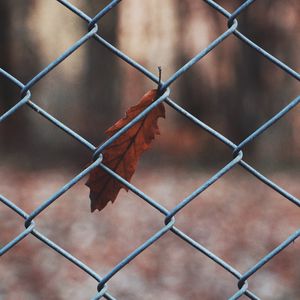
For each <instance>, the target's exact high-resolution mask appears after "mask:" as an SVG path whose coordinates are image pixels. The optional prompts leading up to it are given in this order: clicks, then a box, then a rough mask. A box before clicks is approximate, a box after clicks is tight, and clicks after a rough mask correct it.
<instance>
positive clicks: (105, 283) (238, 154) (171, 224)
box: [0, 0, 300, 300]
mask: <svg viewBox="0 0 300 300" xmlns="http://www.w3.org/2000/svg"><path fill="white" fill-rule="evenodd" d="M57 2H58V3H60V4H61V5H63V6H64V7H65V8H66V9H68V10H69V11H70V12H72V13H74V14H76V15H77V16H78V17H80V18H81V19H83V20H84V21H85V22H86V23H87V33H86V34H84V35H83V36H82V37H81V38H80V39H79V40H78V41H77V42H76V43H74V44H73V45H72V46H71V47H70V48H69V49H68V50H66V51H65V52H64V53H62V54H61V55H60V56H59V57H58V58H57V59H55V60H54V61H52V62H51V63H50V64H49V65H48V66H46V67H45V68H44V69H43V70H42V71H40V72H39V73H38V74H36V75H35V76H34V77H33V78H31V79H30V80H29V81H28V82H27V83H22V82H20V81H19V80H18V79H17V78H16V77H15V76H14V75H12V74H10V73H8V72H7V71H5V70H3V69H2V68H0V75H2V76H4V77H6V78H7V79H8V80H10V81H11V82H12V83H13V84H15V85H16V86H17V87H18V88H19V89H20V100H19V101H17V102H16V104H15V105H14V106H13V107H11V108H10V109H9V110H8V111H6V112H5V113H3V114H2V115H1V116H0V122H3V121H5V120H6V119H7V118H9V117H10V116H12V115H13V114H14V113H15V112H16V111H17V110H19V108H20V107H22V106H24V105H27V106H28V107H29V108H31V109H32V110H34V111H35V112H36V113H38V114H40V115H41V116H42V117H44V118H45V119H46V120H48V121H49V122H51V123H52V124H54V125H55V126H57V127H58V128H59V129H61V130H62V131H64V132H65V133H66V134H68V135H69V136H71V137H72V138H74V139H75V140H77V141H78V142H79V143H81V144H82V145H84V146H85V147H87V148H88V149H89V150H90V151H91V152H92V154H93V157H94V162H93V163H91V164H90V165H89V166H88V167H86V168H85V169H84V170H83V171H82V172H80V173H79V174H78V175H77V176H75V177H74V178H72V179H71V180H70V181H69V182H68V183H67V184H66V185H64V186H63V187H62V188H60V189H59V190H58V191H57V192H56V193H54V194H53V195H52V196H51V197H50V198H49V199H47V200H46V201H44V202H43V203H42V204H41V205H39V206H37V207H36V208H35V209H34V210H33V211H32V212H30V213H26V212H24V211H23V210H22V209H21V208H19V207H18V206H17V205H15V204H14V203H13V202H12V201H11V200H9V199H7V198H6V197H5V196H3V195H0V201H1V203H2V204H3V205H5V206H7V207H8V208H10V209H11V210H12V211H14V212H15V213H16V214H18V215H20V216H21V217H22V218H23V219H24V225H25V229H24V230H23V231H22V232H20V233H19V235H17V236H16V237H15V238H13V239H12V240H11V241H10V242H8V243H7V244H6V245H4V246H3V247H2V248H1V249H0V255H3V254H4V253H6V252H8V251H9V250H10V249H12V248H13V247H14V246H15V245H16V244H17V243H19V242H21V241H22V240H23V239H25V238H26V237H27V236H28V235H32V236H34V237H36V238H37V239H39V240H40V241H42V242H43V243H44V244H45V245H47V246H48V247H50V248H51V249H53V250H54V251H56V252H57V253H59V254H60V255H62V256H63V257H65V258H66V259H68V260H69V261H70V262H72V263H73V264H74V265H76V266H77V267H78V268H80V269H81V270H83V271H84V272H86V273H87V274H88V275H89V276H91V277H92V278H94V279H95V280H96V282H97V284H96V286H95V288H97V292H95V296H94V297H93V299H101V298H102V297H104V298H105V299H116V298H114V297H113V296H112V295H111V294H110V293H109V292H108V290H109V281H110V279H111V278H112V277H113V276H114V275H115V274H116V273H117V272H119V271H120V270H121V269H123V268H125V267H126V265H127V264H128V263H129V262H130V261H132V260H134V259H135V257H136V256H138V255H139V254H140V253H142V252H143V251H144V250H146V249H147V248H148V247H150V246H151V245H152V244H153V243H155V242H156V241H157V240H158V239H160V238H163V237H164V235H165V234H166V233H167V232H172V233H173V234H174V235H176V236H177V237H178V238H180V239H181V240H183V241H184V242H186V243H187V244H188V245H190V246H191V247H193V249H195V251H198V252H199V253H201V254H203V255H205V256H206V257H208V258H209V259H210V260H211V261H212V262H214V263H216V264H218V265H219V266H220V267H222V268H223V269H224V270H226V271H227V272H228V273H230V274H231V275H232V276H233V277H234V278H236V279H235V280H236V282H237V291H236V293H235V294H234V295H232V296H231V297H230V298H229V299H230V300H233V299H239V298H240V297H241V296H243V295H245V296H247V297H248V298H249V299H260V298H259V296H257V295H255V294H254V293H253V292H251V291H250V290H249V285H248V282H247V279H249V278H250V277H251V276H252V275H253V274H254V273H256V272H258V271H259V270H260V269H261V268H262V267H263V266H264V265H265V264H266V263H268V262H269V261H270V260H271V259H273V258H274V257H275V256H276V255H277V254H278V253H280V252H281V251H283V250H284V249H285V248H286V247H287V246H288V245H289V244H291V243H292V242H293V241H295V240H296V239H297V238H298V237H299V235H300V229H299V230H297V231H295V232H294V233H293V234H291V235H290V236H289V237H287V238H286V239H285V240H284V241H283V242H282V243H281V244H280V245H278V246H277V247H276V248H275V249H274V250H273V251H271V252H269V253H267V254H266V255H265V256H264V257H263V258H262V259H260V260H259V261H258V262H257V263H256V264H255V265H254V266H252V267H251V268H250V269H249V270H248V271H246V272H245V273H243V274H241V273H240V272H239V271H237V270H236V269H235V268H233V267H232V266H231V265H230V264H228V263H227V262H225V261H224V260H223V259H221V258H220V257H218V256H217V255H215V254H214V253H212V252H211V251H210V250H209V249H207V248H206V247H204V246H202V245H201V244H200V243H198V242H197V241H195V240H194V239H192V238H191V237H190V236H188V235H187V234H185V233H184V232H183V231H182V230H180V229H179V228H177V227H176V226H175V223H176V215H177V214H178V213H180V212H181V210H182V209H184V207H185V206H186V205H189V203H191V202H192V201H195V198H196V197H197V196H198V195H199V194H201V193H202V192H203V191H204V190H206V189H208V188H209V187H210V186H211V185H213V184H214V183H215V182H216V181H218V180H219V179H220V178H221V177H222V176H223V175H224V174H226V173H227V172H230V170H232V169H233V168H234V167H235V166H236V165H240V166H242V167H243V168H244V170H245V171H247V172H249V173H250V174H252V175H253V176H255V177H256V178H257V179H259V180H260V181H261V182H263V183H264V184H265V185H267V186H268V187H269V188H271V189H273V190H274V191H276V192H277V193H279V194H280V195H282V196H283V197H284V198H285V199H286V200H288V201H290V202H292V203H293V204H295V205H296V206H297V207H299V206H300V201H299V199H298V198H297V197H295V196H293V195H292V194H290V193H289V192H287V191H285V190H284V189H283V188H282V187H280V186H279V185H277V184H276V183H274V182H273V181H271V180H270V179H269V178H268V177H266V176H264V175H263V174H261V173H260V172H259V171H258V170H257V169H256V168H254V167H252V166H251V165H249V163H247V162H245V161H244V160H243V149H244V148H245V146H246V145H248V144H249V143H250V142H252V141H253V140H255V139H256V138H257V137H258V136H259V135H261V134H263V133H264V131H266V130H268V128H269V127H271V126H273V125H274V124H275V123H276V122H277V121H278V120H279V119H280V118H282V117H283V116H284V115H286V114H287V113H288V112H289V111H290V110H292V109H294V108H295V107H296V105H298V104H299V101H300V96H298V97H296V98H295V99H292V100H291V101H290V102H289V103H288V104H287V105H286V106H285V107H284V108H282V109H281V110H280V111H279V112H278V113H276V114H275V115H274V116H273V117H272V118H270V119H269V120H267V121H266V122H264V123H263V124H262V125H261V126H260V127H259V128H257V129H256V130H255V131H254V132H253V133H251V134H250V135H249V136H248V137H246V138H245V139H244V140H243V141H242V142H240V143H239V144H238V145H236V144H235V143H233V142H232V141H230V140H229V139H228V138H226V137H225V136H223V135H222V134H220V133H219V132H217V131H216V130H215V129H213V128H211V127H210V126H208V125H207V124H205V123H204V122H203V121H201V120H200V119H198V118H197V117H195V116H194V115H193V114H192V113H190V112H188V111H186V110H185V109H184V108H182V107H181V106H180V105H178V104H177V103H176V102H174V101H173V100H172V99H171V97H170V94H171V90H170V86H171V84H172V83H174V82H175V81H176V80H177V79H178V78H179V77H180V76H181V75H182V74H183V73H184V72H187V71H188V70H189V69H190V67H192V66H193V65H194V64H196V63H197V62H199V61H201V59H202V58H203V57H205V56H206V55H207V54H208V53H209V52H210V51H213V49H214V48H215V47H217V46H218V45H219V44H221V43H222V42H223V41H224V40H225V39H226V38H227V37H229V36H235V37H237V38H238V39H240V40H241V41H242V42H243V43H245V44H246V45H248V46H249V47H251V48H252V49H253V50H255V51H257V53H258V54H259V55H262V56H263V57H264V58H265V59H267V60H269V61H270V62H271V63H273V64H274V65H276V66H277V67H278V68H280V69H281V70H282V71H283V72H285V73H287V74H288V75H289V76H291V77H292V78H293V79H295V80H298V81H299V80H300V74H299V73H298V72H296V71H295V70H293V69H292V68H291V67H289V66H287V65H286V64H285V63H283V62H282V61H281V60H279V59H278V58H276V57H274V56H273V55H272V54H270V53H269V52H267V51H266V50H264V49H263V48H261V47H260V46H259V45H257V44H255V43H254V42H253V41H251V40H250V39H249V38H248V37H246V36H245V35H244V34H242V33H241V32H239V31H238V29H237V28H238V20H237V18H238V17H239V15H240V14H241V13H243V11H244V10H246V9H249V7H250V6H252V4H253V3H254V2H255V0H248V1H245V2H244V3H242V5H240V6H239V7H238V8H237V9H236V10H235V11H234V12H233V13H229V12H228V11H227V10H225V9H224V8H223V7H222V6H221V5H219V4H218V3H216V2H215V1H212V0H204V2H205V3H207V4H208V5H209V6H210V7H211V8H212V9H214V10H216V11H217V12H219V13H220V14H222V15H223V16H224V17H226V18H227V19H228V22H227V24H228V29H227V30H225V31H224V33H222V34H221V35H220V36H219V37H217V38H216V39H215V40H214V41H213V42H212V43H210V44H209V45H207V47H206V48H204V49H203V50H201V51H199V53H197V54H196V55H195V56H194V57H193V58H192V59H190V60H189V61H188V62H187V63H186V64H185V65H183V66H182V67H180V68H179V69H178V70H177V71H176V72H174V74H172V75H171V76H170V77H169V78H168V79H167V80H166V81H165V82H162V84H161V85H160V88H161V91H162V95H161V96H160V97H159V98H158V99H157V100H156V101H154V102H153V103H152V104H151V105H150V106H149V107H147V108H146V109H145V110H144V111H143V112H141V113H140V114H139V115H138V116H136V117H135V118H134V119H133V120H132V121H131V122H130V123H129V124H128V125H126V126H125V127H124V128H122V129H121V130H119V131H118V132H117V133H116V134H114V135H113V136H112V137H111V138H109V139H108V140H107V141H105V142H104V143H103V144H102V145H100V146H99V147H96V146H94V145H93V144H92V143H91V142H89V141H87V140H86V139H84V138H83V137H82V136H81V135H79V134H78V133H76V132H75V131H73V130H72V129H70V128H69V127H68V126H66V125H65V124H63V123H62V122H61V121H59V120H57V119H56V118H55V117H53V116H52V115H51V114H49V113H48V112H47V111H45V110H43V109H42V108H41V107H39V106H38V105H37V104H35V103H34V102H33V100H32V94H31V92H30V89H31V88H32V87H33V86H34V85H36V84H37V83H38V82H39V81H40V80H41V79H42V78H43V77H44V76H47V74H48V73H49V72H51V71H52V70H53V69H54V68H56V67H57V66H58V65H59V64H60V63H61V62H62V61H63V60H65V59H66V58H67V57H69V56H70V55H72V53H74V52H75V51H76V50H77V49H79V48H80V47H81V46H82V45H84V44H85V43H86V42H87V41H88V40H89V39H91V38H93V39H94V40H96V41H97V42H98V43H99V44H100V45H101V46H104V47H105V48H107V49H108V50H109V51H111V53H112V54H113V55H116V56H118V57H119V58H120V59H122V60H123V61H125V62H126V63H128V64H129V65H131V66H132V67H133V68H135V69H136V70H138V71H139V72H141V73H142V74H143V75H144V76H146V77H147V78H149V79H150V80H152V81H153V82H156V83H158V82H159V79H158V77H157V76H156V75H154V74H152V73H151V72H150V71H149V70H147V69H146V68H145V67H143V66H142V65H140V64H139V63H138V62H136V61H135V60H134V59H132V58H130V57H129V56H127V55H126V54H125V53H123V52H122V51H120V50H119V49H118V48H116V47H115V46H114V45H112V44H111V43H109V42H108V41H107V40H105V38H103V37H101V36H100V35H99V34H98V25H97V23H98V22H99V21H100V20H101V18H102V17H103V16H104V15H106V14H108V13H109V12H110V11H111V10H112V9H113V8H115V7H116V6H117V5H118V4H119V3H120V0H114V1H111V2H110V3H109V4H108V5H107V6H106V7H105V8H104V9H102V10H101V11H99V12H98V13H97V14H96V16H95V17H93V18H92V17H89V16H88V15H86V14H85V13H84V12H83V11H81V10H80V9H78V8H77V7H76V6H74V5H73V4H71V3H70V2H69V1H66V0H57ZM161 102H164V103H166V104H167V105H169V106H170V107H171V108H172V109H174V110H175V111H177V112H178V113H179V114H181V115H183V116H184V117H185V118H187V119H188V120H190V121H191V122H193V123H194V124H196V125H197V126H198V127H199V128H202V129H203V130H205V131H206V132H208V133H209V134H210V135H211V136H213V137H214V138H216V139H217V140H219V141H220V142H222V143H223V144H225V145H226V146H228V147H229V149H230V150H231V151H232V155H233V158H232V160H230V161H229V162H228V163H227V164H226V165H225V166H224V167H223V168H221V169H220V170H218V171H217V172H216V173H215V174H214V175H213V176H212V177H211V178H209V179H208V180H207V181H206V182H205V183H204V184H203V185H201V186H200V187H198V188H197V189H196V190H195V191H193V192H192V193H190V194H189V195H188V196H187V197H186V198H185V199H183V200H182V201H181V202H180V203H179V204H177V205H176V206H175V207H173V208H172V209H171V210H167V209H166V208H165V207H163V206H162V205H161V204H159V203H158V202H157V201H156V200H155V199H152V198H151V197H149V196H148V195H146V194H145V193H144V192H143V191H141V190H140V189H138V188H137V187H135V186H134V185H132V184H131V183H129V182H127V181H126V180H125V179H124V178H122V177H121V176H120V175H118V174H116V173H115V172H114V171H113V170H111V169H110V168H108V167H107V166H105V164H103V163H102V154H101V152H102V151H103V150H104V149H105V148H106V147H107V146H108V145H109V144H111V143H112V142H114V141H115V140H116V139H117V138H118V137H119V136H121V135H122V134H124V132H125V131H126V130H128V129H129V128H130V127H132V126H133V125H134V124H135V123H136V122H138V121H139V120H141V119H142V118H143V117H145V116H146V115H147V113H149V111H151V110H152V109H153V108H154V107H156V106H157V105H158V104H159V103H161ZM96 167H100V168H102V169H103V170H104V171H105V172H107V173H108V174H110V175H111V176H113V177H114V178H116V179H117V180H118V181H120V182H121V183H122V184H123V185H125V186H126V187H127V188H128V189H129V190H130V191H132V192H133V193H135V194H136V195H137V196H138V197H139V198H140V199H141V200H143V201H145V202H147V203H148V204H149V205H150V206H152V207H153V208H154V209H156V210H158V211H159V212H160V213H161V214H162V215H163V217H162V220H163V221H164V226H162V227H161V229H160V230H158V231H157V232H156V233H155V234H153V236H152V237H151V238H149V239H147V240H146V241H145V242H144V243H143V244H142V245H140V246H139V247H137V248H136V249H135V250H134V251H132V252H131V253H130V254H129V255H128V256H127V257H125V258H124V259H123V260H121V261H120V262H119V263H118V264H117V265H116V266H114V267H113V268H112V269H111V270H110V271H109V272H108V273H106V274H101V275H99V274H98V273H97V272H95V271H94V270H92V269H91V268H90V267H89V266H87V265H86V264H84V263H83V262H81V261H80V260H79V259H78V258H76V257H74V256H73V255H72V254H71V253H69V252H68V251H66V250H64V249H62V248H61V247H60V246H58V245H57V244H56V243H54V242H53V241H52V240H50V239H48V238H47V237H46V236H45V235H43V234H42V233H40V231H39V230H38V229H37V226H36V224H35V222H34V219H35V218H36V217H37V216H38V215H39V214H40V213H41V212H43V211H44V210H46V209H47V208H48V207H49V206H50V205H51V204H52V203H53V202H55V201H57V200H58V199H59V198H60V197H61V196H62V195H63V194H64V193H65V192H66V191H68V190H69V189H70V188H71V187H72V186H73V185H75V184H77V183H78V181H79V180H80V179H81V178H82V177H84V176H85V175H87V174H88V173H90V172H91V170H93V169H94V168H96Z"/></svg>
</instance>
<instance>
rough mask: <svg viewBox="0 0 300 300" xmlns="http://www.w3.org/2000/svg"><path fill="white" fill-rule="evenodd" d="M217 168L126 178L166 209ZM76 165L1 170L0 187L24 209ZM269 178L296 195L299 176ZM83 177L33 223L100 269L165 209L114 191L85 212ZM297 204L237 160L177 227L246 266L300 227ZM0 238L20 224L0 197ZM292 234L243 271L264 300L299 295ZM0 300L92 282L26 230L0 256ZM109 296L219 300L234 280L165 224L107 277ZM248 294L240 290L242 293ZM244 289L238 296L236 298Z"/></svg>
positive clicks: (159, 221)
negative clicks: (151, 240) (282, 246)
mask: <svg viewBox="0 0 300 300" xmlns="http://www.w3.org/2000/svg"><path fill="white" fill-rule="evenodd" d="M214 172H215V171H210V170H205V171H203V170H202V171H201V170H197V169H194V170H184V169H181V168H179V169H174V168H168V167H167V168H164V167H161V169H157V168H156V169H155V170H154V169H148V168H146V167H143V168H140V169H139V170H138V172H137V174H136V175H135V176H134V178H133V180H132V183H133V184H134V185H135V186H136V187H138V188H139V189H141V190H142V191H143V192H144V193H146V194H147V195H148V196H150V197H151V198H152V199H155V200H156V201H157V202H158V203H160V204H161V205H163V206H164V207H166V208H167V209H171V208H173V207H174V206H175V205H176V204H178V203H179V202H180V201H182V200H183V199H184V198H185V197H187V196H188V195H189V194H190V193H191V192H192V191H194V190H195V189H196V188H197V187H199V186H200V185H201V184H203V183H204V182H205V181H206V180H207V179H209V178H210V177H211V176H212V175H213V174H214ZM75 175H76V172H73V171H72V172H71V171H66V170H62V169H52V170H44V171H43V170H39V171H31V172H28V171H25V170H20V169H17V168H6V167H4V168H2V169H1V171H0V187H1V194H2V195H3V196H5V197H6V198H8V199H9V200H11V201H12V202H14V203H15V204H16V205H18V206H19V207H20V208H22V209H24V210H25V211H26V212H27V213H30V212H31V211H32V210H34V209H35V208H36V207H37V206H38V205H40V204H41V203H43V202H44V201H45V200H46V199H48V198H49V197H50V196H51V195H52V194H53V193H55V192H56V191H57V190H58V189H59V188H60V187H62V186H63V185H64V184H65V183H67V182H68V181H69V180H70V179H71V178H72V177H74V176H75ZM268 177H269V178H270V179H271V180H273V181H274V182H276V183H278V184H279V185H280V186H281V187H283V188H284V189H286V190H287V191H288V192H289V193H291V194H292V195H294V196H296V197H299V195H300V185H299V174H296V173H294V172H292V171H291V172H289V171H285V172H272V173H270V174H268ZM85 180H86V179H83V180H81V181H80V182H79V183H78V184H76V185H75V186H74V187H72V188H71V189H70V190H69V191H67V192H66V193H65V194H64V195H63V196H61V197H60V198H59V199H57V200H56V201H55V202H54V203H53V204H51V205H50V206H49V207H48V208H47V209H46V210H45V211H43V212H42V213H41V214H40V215H39V216H38V217H37V218H36V219H35V222H36V229H37V230H39V231H40V232H41V233H43V234H44V235H45V236H47V237H48V238H49V239H51V240H52V241H54V242H55V243H57V244H58V245H59V246H61V247H62V248H63V249H65V250H67V251H69V252H70V253H71V254H72V255H74V256H75V257H77V258H78V259H80V260H81V261H82V262H84V263H86V264H87V265H88V266H89V267H90V268H92V269H93V270H94V271H96V272H97V273H98V274H99V275H101V276H102V275H105V274H106V273H107V272H109V271H110V270H111V269H112V268H113V267H114V266H115V265H116V264H117V263H119V262H120V261H121V260H122V259H123V258H124V257H126V256H127V255H128V254H130V253H131V252H132V251H133V250H134V249H136V248H137V247H138V246H139V245H141V244H142V243H143V242H145V241H146V240H147V239H148V238H149V237H150V236H151V235H153V234H154V233H155V232H157V231H158V230H159V229H160V228H162V227H163V226H164V216H163V215H162V214H161V213H160V212H158V211H157V210H156V209H154V208H153V207H151V206H150V205H149V204H147V203H146V202H145V201H144V200H142V199H141V198H139V197H138V196H136V195H135V194H133V193H132V192H128V193H127V192H125V191H124V190H122V191H121V192H120V194H119V196H118V198H117V200H116V202H115V203H114V204H111V203H109V204H108V205H107V207H106V208H105V209H104V210H103V211H101V212H98V211H96V212H94V213H93V214H91V213H90V207H89V199H88V188H87V187H86V186H85V185H84V182H85ZM297 208H298V207H297V206H296V205H295V204H293V203H291V202H290V201H288V200H287V199H285V198H284V197H283V196H281V195H280V194H278V193H276V192H275V191H273V190H272V189H270V188H269V187H267V186H266V185H264V184H263V183H261V182H260V181H258V180H257V179H256V178H255V177H253V176H252V175H250V174H248V173H246V172H244V171H243V170H242V169H241V168H239V167H237V168H235V169H233V170H232V171H231V172H230V173H228V174H225V175H224V176H223V177H222V178H221V179H220V180H218V181H217V182H216V183H215V184H214V185H212V186H211V187H209V188H208V189H207V190H206V191H204V192H203V193H202V194H201V195H199V196H198V197H197V198H195V199H194V200H193V201H192V202H191V203H190V204H189V205H187V206H186V207H185V208H183V209H182V210H181V211H180V212H179V213H178V214H177V215H176V226H177V227H178V228H179V229H181V230H182V231H183V232H185V233H186V234H188V235H189V236H190V237H192V238H193V239H194V240H196V241H197V242H198V243H200V244H201V245H202V246H204V247H206V248H207V249H209V250H210V251H211V252H213V253H214V254H216V255H218V256H219V257H220V258H222V259H224V260H225V261H226V262H227V263H229V264H230V265H231V266H232V267H234V268H236V269H237V270H238V271H239V272H240V273H244V272H245V271H247V270H248V269H249V268H251V267H252V266H253V265H254V264H256V263H257V262H258V260H260V259H261V258H262V257H264V256H265V255H266V254H267V253H268V252H270V251H271V250H272V249H274V248H275V247H276V246H278V245H279V244H280V243H281V242H283V241H284V240H285V239H286V238H287V237H288V236H289V235H291V234H292V233H293V232H295V231H296V230H298V229H299V227H300V226H299V220H300V211H299V208H298V209H297ZM0 228H1V231H0V232H1V235H0V244H1V245H4V244H6V243H7V242H9V241H10V240H11V239H13V238H14V237H15V236H16V235H17V234H18V233H20V232H21V231H22V230H23V228H24V227H23V221H22V219H21V218H20V217H19V216H18V215H16V214H15V213H14V212H12V211H11V210H10V209H9V208H7V207H6V206H4V205H0ZM299 250H300V242H299V241H298V240H296V241H295V242H294V243H292V244H291V245H290V246H289V247H288V248H286V249H285V250H284V251H283V252H282V253H280V254H279V255H278V256H276V257H275V258H274V259H272V260H271V261H270V262H269V263H267V264H266V265H265V266H264V267H263V268H261V269H260V270H259V271H258V272H257V273H256V274H254V275H253V276H252V277H251V278H250V279H249V287H250V289H251V291H253V292H255V293H256V294H257V296H259V297H260V298H261V299H264V300H269V299H270V300H271V299H272V300H279V299H300V287H299V278H300V265H299V263H298V262H299V258H300V257H299V253H300V251H299ZM0 274H1V284H0V299H1V300H15V299H22V300H35V299H39V300H40V299H45V300H64V299H74V300H76V299H90V298H92V297H93V295H95V293H96V287H97V283H96V282H95V280H94V279H93V278H91V277H90V276H89V275H88V274H86V273H85V272H83V271H82V270H81V269H79V268H78V267H76V266H74V265H73V264H72V263H70V262H69V261H68V260H67V259H65V258H64V257H62V256H61V255H59V254H57V253H56V252H55V251H53V250H52V249H50V248H49V247H47V246H46V245H45V244H43V243H42V242H41V241H39V240H37V239H36V238H35V237H34V236H28V237H26V238H25V239H24V240H23V241H22V242H20V243H19V244H18V245H17V246H15V247H14V248H12V249H11V250H10V251H9V252H7V253H5V254H4V255H3V257H2V258H1V262H0ZM108 287H109V291H110V293H111V294H112V295H113V296H115V297H116V298H117V299H122V300H123V299H124V300H134V299H144V300H148V299H149V300H150V299H172V300H179V299H201V300H215V299H216V300H220V299H227V298H229V297H230V296H232V295H233V294H234V293H235V292H236V291H237V280H236V279H235V278H234V277H233V276H232V275H231V274H230V273H228V272H227V271H225V270H224V269H223V268H222V267H220V266H218V265H217V264H216V263H214V262H213V261H211V260H210V259H209V258H208V257H206V256H205V255H204V254H202V253H200V252H199V251H197V250H195V249H194V248H192V247H191V246H190V245H188V244H187V243H185V242H184V241H183V240H181V239H180V238H179V237H177V236H176V235H174V234H173V233H172V232H168V233H167V234H165V235H164V236H163V237H162V238H161V239H160V240H158V241H157V242H156V243H154V244H153V245H152V246H151V247H150V248H148V249H146V250H145V251H144V252H143V253H142V254H140V255H139V256H138V257H137V258H136V259H134V260H133V261H132V262H131V263H130V264H129V265H127V266H126V267H124V268H123V269H122V270H121V271H120V272H119V273H117V274H116V275H115V276H114V277H113V278H112V279H111V280H110V281H109V284H108ZM244 298H245V299H246V297H244ZM244 298H243V297H242V298H241V299H244Z"/></svg>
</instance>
